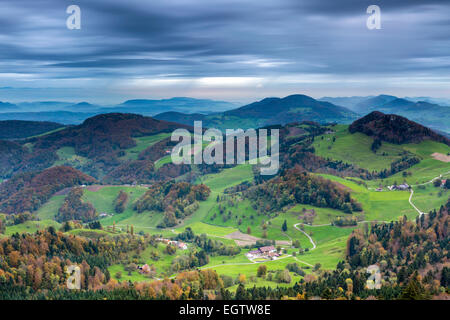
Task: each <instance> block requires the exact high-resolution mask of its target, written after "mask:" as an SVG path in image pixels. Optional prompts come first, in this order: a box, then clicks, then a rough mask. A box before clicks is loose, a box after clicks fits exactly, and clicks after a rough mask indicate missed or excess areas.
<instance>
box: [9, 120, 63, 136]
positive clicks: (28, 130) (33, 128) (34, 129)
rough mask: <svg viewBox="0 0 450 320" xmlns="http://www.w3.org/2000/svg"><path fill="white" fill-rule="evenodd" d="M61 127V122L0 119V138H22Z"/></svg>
mask: <svg viewBox="0 0 450 320" xmlns="http://www.w3.org/2000/svg"><path fill="white" fill-rule="evenodd" d="M63 127H64V125H62V124H59V123H55V122H46V121H22V120H6V121H0V139H6V140H8V139H23V138H28V137H32V136H36V135H39V134H42V133H46V132H50V131H53V130H56V129H59V128H63Z"/></svg>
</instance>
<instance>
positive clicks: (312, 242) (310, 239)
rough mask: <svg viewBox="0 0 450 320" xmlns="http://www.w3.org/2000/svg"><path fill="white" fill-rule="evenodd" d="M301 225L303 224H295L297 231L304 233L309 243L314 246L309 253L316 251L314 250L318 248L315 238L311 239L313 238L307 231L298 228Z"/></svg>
mask: <svg viewBox="0 0 450 320" xmlns="http://www.w3.org/2000/svg"><path fill="white" fill-rule="evenodd" d="M299 224H301V223H296V224H294V228H295V229H297V230H298V231H300V232H302V233H303V234H304V235H305V236H307V237H308V239H309V242H311V244H312V246H313V247H312V249H309V251H312V250H314V249H315V248H316V247H317V246H316V243H315V242H314V240H313V238H311V236H310V235H309V234H307V233H306V232H305V231H303V230H302V229H300V228H299V227H297V226H298V225H299Z"/></svg>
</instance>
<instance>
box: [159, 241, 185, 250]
mask: <svg viewBox="0 0 450 320" xmlns="http://www.w3.org/2000/svg"><path fill="white" fill-rule="evenodd" d="M156 241H159V242H162V243H165V244H170V245H172V246H175V247H177V248H178V249H180V250H187V248H188V246H187V244H186V243H184V242H182V241H177V240H170V239H165V238H157V239H156Z"/></svg>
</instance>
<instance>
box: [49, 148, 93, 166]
mask: <svg viewBox="0 0 450 320" xmlns="http://www.w3.org/2000/svg"><path fill="white" fill-rule="evenodd" d="M56 154H57V155H58V158H59V160H56V161H55V163H54V164H53V166H62V165H69V166H72V167H74V168H79V167H80V166H82V165H85V164H87V163H88V162H89V159H88V158H85V157H82V156H78V155H77V154H76V153H75V149H74V148H72V147H63V148H60V149H58V150H57V151H56Z"/></svg>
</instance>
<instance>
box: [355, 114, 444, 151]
mask: <svg viewBox="0 0 450 320" xmlns="http://www.w3.org/2000/svg"><path fill="white" fill-rule="evenodd" d="M348 130H349V131H350V133H355V132H361V133H364V134H366V135H368V136H372V137H375V138H378V139H380V140H382V141H386V142H391V143H396V144H403V143H418V142H421V141H424V140H428V139H429V140H433V141H437V142H442V143H445V144H447V145H450V139H448V138H447V137H444V136H442V135H440V134H438V133H436V132H434V131H433V130H431V129H429V128H427V127H424V126H422V125H420V124H418V123H416V122H414V121H410V120H408V119H407V118H405V117H402V116H399V115H395V114H384V113H382V112H379V111H373V112H371V113H370V114H368V115H366V116H364V117H362V118H360V119H358V120H356V121H355V122H353V123H352V124H351V125H350V126H349V128H348Z"/></svg>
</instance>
